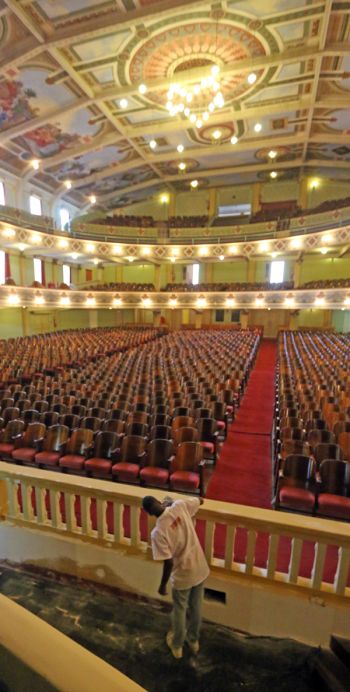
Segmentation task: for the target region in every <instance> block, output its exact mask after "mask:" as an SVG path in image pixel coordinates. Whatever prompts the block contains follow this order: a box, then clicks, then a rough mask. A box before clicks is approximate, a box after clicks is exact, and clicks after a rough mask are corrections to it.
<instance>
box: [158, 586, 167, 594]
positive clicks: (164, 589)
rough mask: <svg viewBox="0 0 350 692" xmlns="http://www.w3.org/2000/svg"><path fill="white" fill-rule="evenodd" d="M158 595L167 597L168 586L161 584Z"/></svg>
mask: <svg viewBox="0 0 350 692" xmlns="http://www.w3.org/2000/svg"><path fill="white" fill-rule="evenodd" d="M158 593H159V594H160V595H161V596H166V595H167V593H168V592H167V590H166V584H161V585H160V587H159V589H158Z"/></svg>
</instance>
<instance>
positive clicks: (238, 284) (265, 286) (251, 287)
mask: <svg viewBox="0 0 350 692" xmlns="http://www.w3.org/2000/svg"><path fill="white" fill-rule="evenodd" d="M293 286H294V284H293V282H292V281H283V283H275V284H270V283H268V282H267V281H263V282H262V281H260V282H257V281H256V282H254V283H250V282H242V281H235V282H230V283H200V284H196V285H192V284H178V283H172V284H167V285H166V287H165V290H166V291H178V292H198V291H203V292H205V291H214V292H217V291H237V292H238V291H287V290H290V289H292V288H293Z"/></svg>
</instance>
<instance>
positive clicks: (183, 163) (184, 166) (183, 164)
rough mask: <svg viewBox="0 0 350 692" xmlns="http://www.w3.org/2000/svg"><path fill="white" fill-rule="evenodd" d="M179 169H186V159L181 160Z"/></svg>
mask: <svg viewBox="0 0 350 692" xmlns="http://www.w3.org/2000/svg"><path fill="white" fill-rule="evenodd" d="M179 169H180V171H184V170H185V169H186V164H185V162H184V161H181V162H180V163H179Z"/></svg>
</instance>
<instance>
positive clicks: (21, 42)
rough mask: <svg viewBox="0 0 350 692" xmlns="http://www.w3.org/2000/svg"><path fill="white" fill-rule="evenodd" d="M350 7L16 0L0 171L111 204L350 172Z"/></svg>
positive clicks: (11, 7)
mask: <svg viewBox="0 0 350 692" xmlns="http://www.w3.org/2000/svg"><path fill="white" fill-rule="evenodd" d="M349 16H350V0H349V2H348V1H347V0H342V2H337V3H335V2H332V0H266V1H265V2H260V0H259V1H258V0H213V1H212V2H209V1H208V0H203V1H201V0H196V1H195V2H192V1H191V0H169V1H168V2H167V3H164V0H57V1H55V2H53V1H52V0H25V1H23V0H13V1H12V2H11V3H7V2H5V0H0V168H2V169H3V170H5V171H6V170H8V171H11V172H13V173H16V174H17V175H20V176H26V178H27V179H32V180H33V181H36V182H37V183H38V184H40V181H45V188H46V189H50V190H51V191H52V193H53V194H55V195H62V196H64V197H65V198H66V199H67V200H71V201H74V203H75V204H78V205H79V206H81V207H85V206H86V204H87V202H88V199H89V196H90V195H91V194H95V195H97V196H98V197H99V203H100V204H101V205H104V206H105V207H106V209H107V208H108V209H112V208H113V206H115V207H118V206H120V204H122V203H123V201H125V200H126V199H127V200H128V202H132V201H133V200H140V199H142V198H145V197H149V196H151V195H152V194H157V193H158V192H160V191H163V190H166V189H169V190H171V189H181V190H186V189H190V183H191V180H192V179H193V176H194V175H195V176H196V179H198V186H197V189H201V188H202V189H203V188H204V187H208V186H212V185H216V184H219V183H220V184H222V182H220V181H222V180H226V181H227V184H235V182H237V180H239V179H242V180H244V181H245V182H246V181H247V182H249V181H250V182H255V181H258V180H267V179H269V176H270V174H271V172H272V171H274V170H275V171H276V172H277V176H279V177H280V179H281V180H283V179H285V178H287V177H295V176H298V175H300V174H301V173H303V174H304V175H305V173H307V172H308V169H309V170H310V171H311V170H312V171H313V172H314V171H315V170H316V171H318V172H319V174H320V175H322V172H324V174H325V175H327V176H332V177H333V178H334V179H336V178H337V177H339V179H342V180H346V179H347V176H348V177H349V178H350V113H349V106H348V97H349V90H350V57H349V32H350V22H349ZM174 93H175V96H174ZM174 99H175V101H174ZM173 101H174V103H175V102H176V103H175V105H176V108H174V103H173ZM169 103H170V106H171V107H169ZM178 148H180V151H178ZM271 151H272V152H273V156H270V152H271ZM33 160H35V161H36V162H38V163H37V164H36V165H37V168H34V166H33ZM67 181H69V182H70V189H69V190H68V189H67V186H65V183H66V182H67ZM194 194H195V193H194ZM124 203H125V202H124Z"/></svg>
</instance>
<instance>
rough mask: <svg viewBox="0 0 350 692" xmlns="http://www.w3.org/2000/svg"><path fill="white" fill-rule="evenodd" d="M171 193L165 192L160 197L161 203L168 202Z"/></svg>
mask: <svg viewBox="0 0 350 692" xmlns="http://www.w3.org/2000/svg"><path fill="white" fill-rule="evenodd" d="M169 199H170V198H169V193H168V192H163V193H162V194H161V196H160V198H159V200H160V202H161V204H168V202H169Z"/></svg>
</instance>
